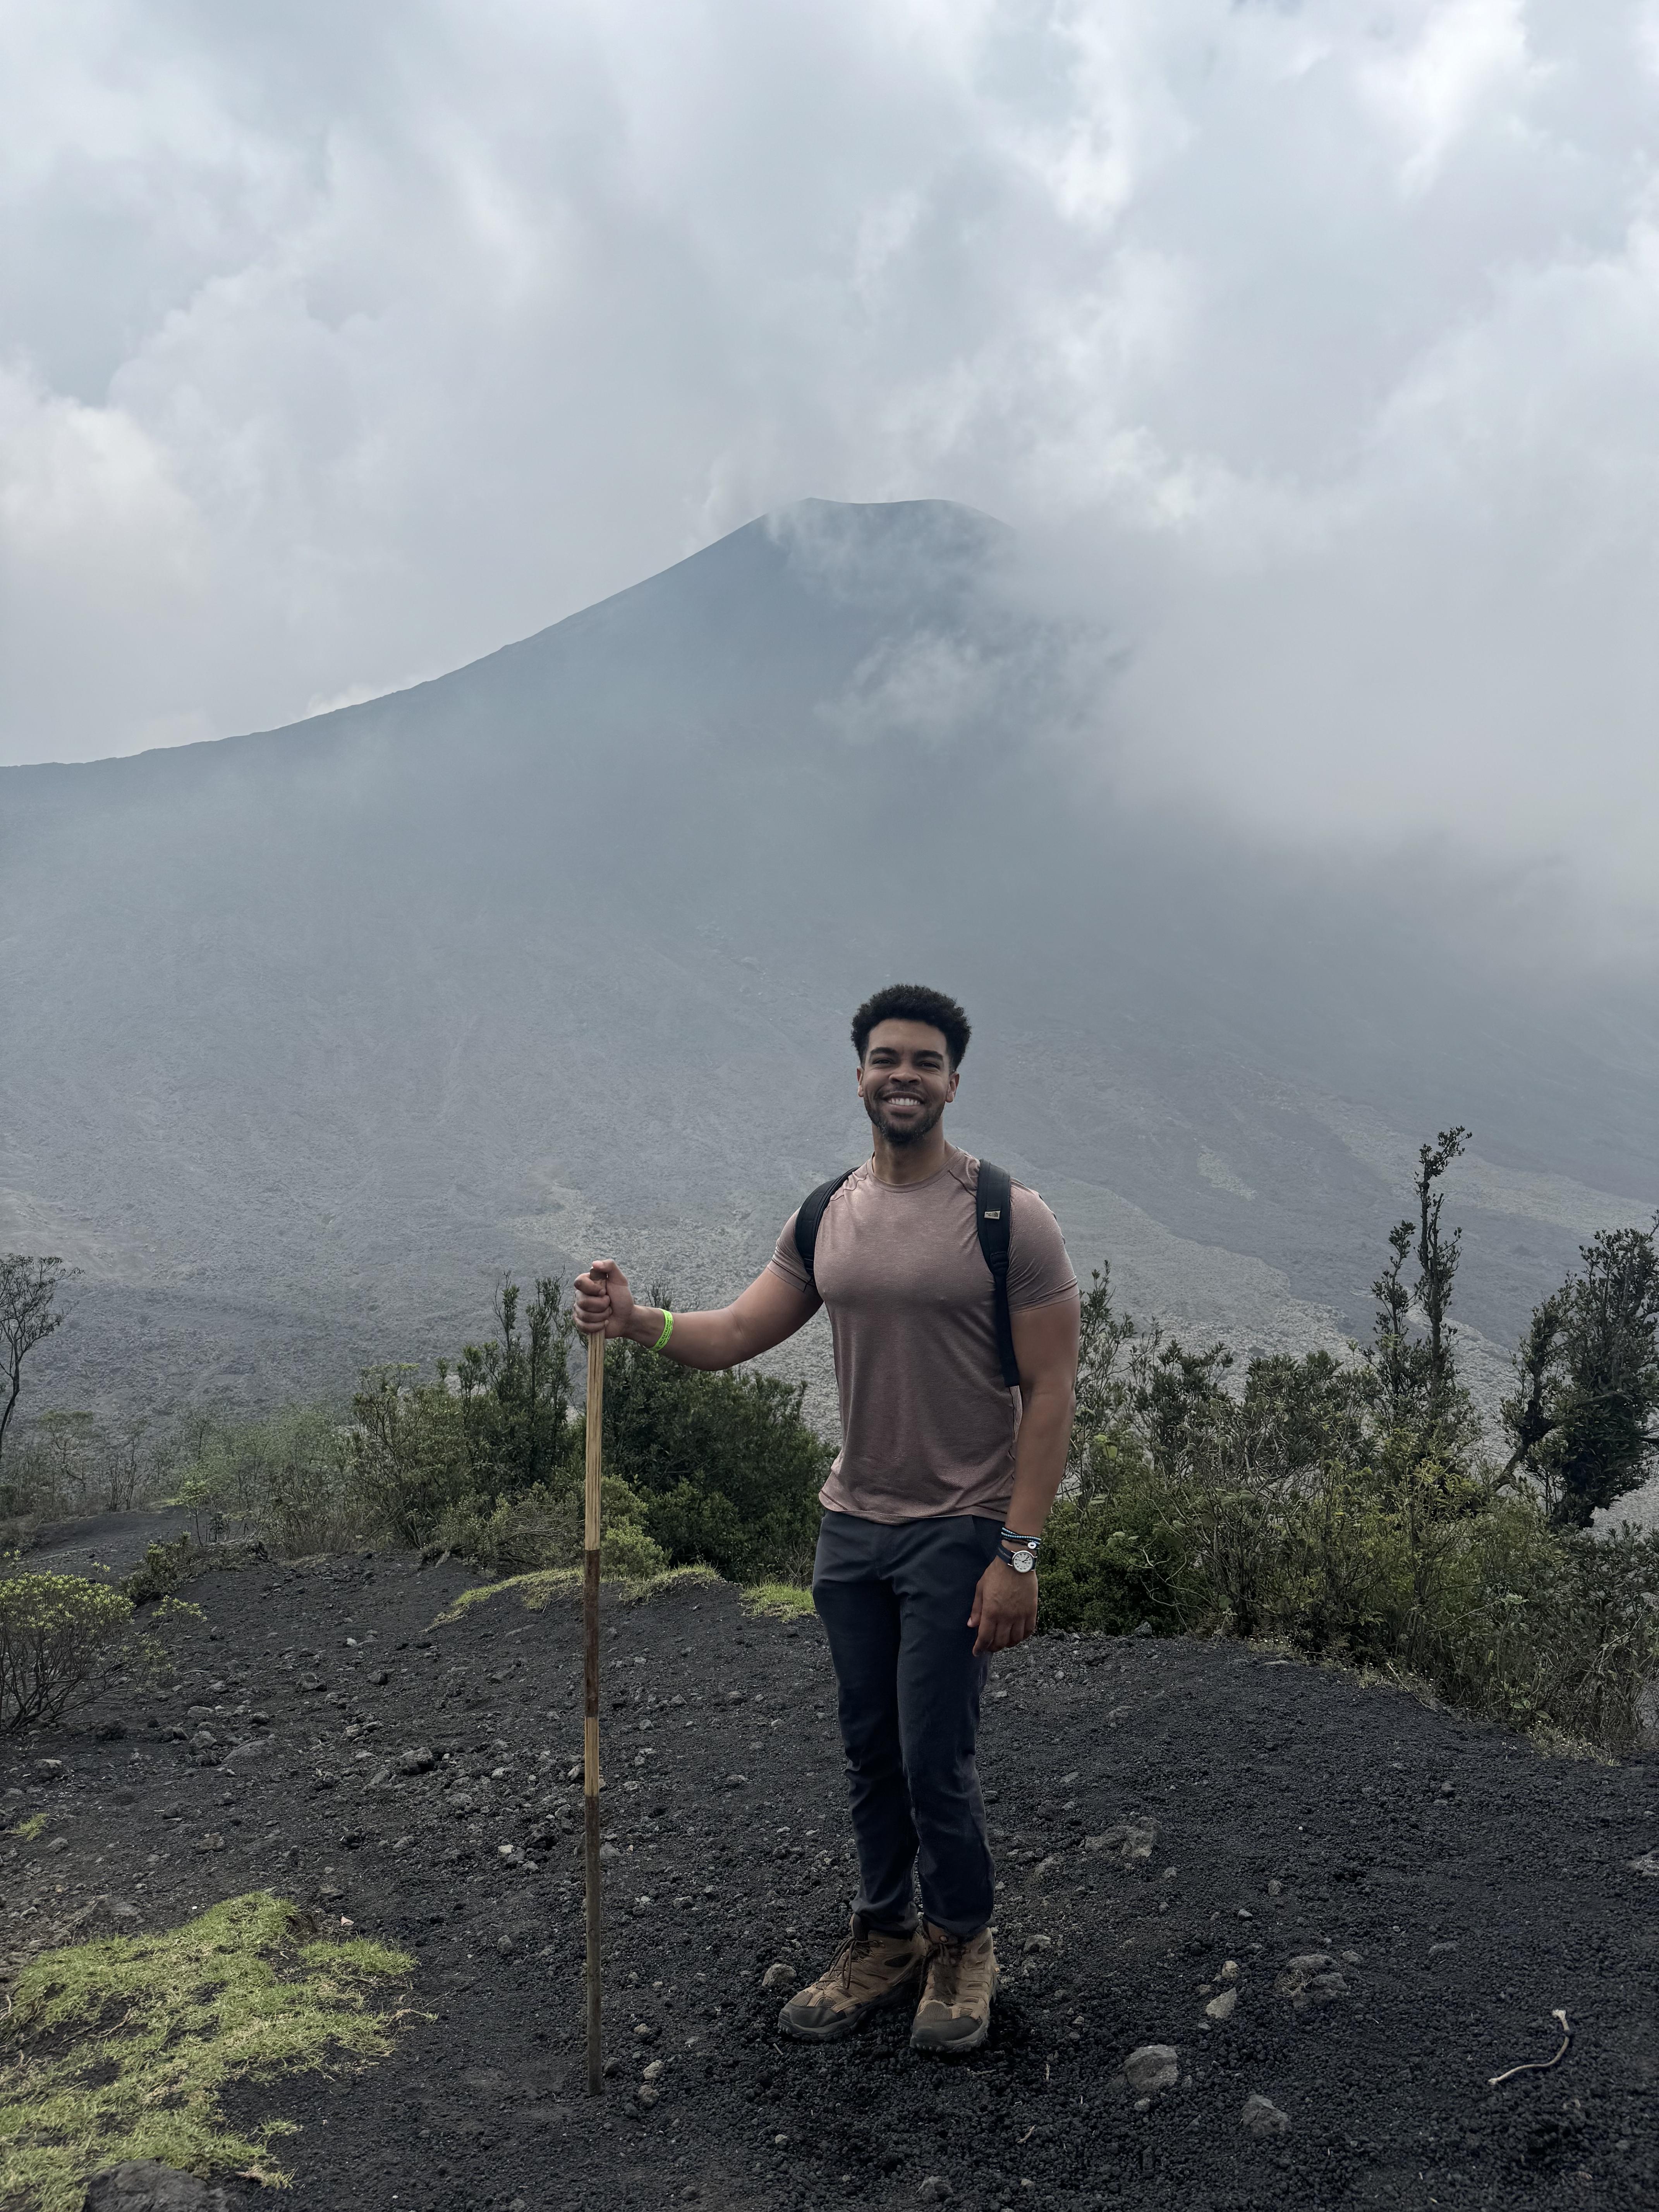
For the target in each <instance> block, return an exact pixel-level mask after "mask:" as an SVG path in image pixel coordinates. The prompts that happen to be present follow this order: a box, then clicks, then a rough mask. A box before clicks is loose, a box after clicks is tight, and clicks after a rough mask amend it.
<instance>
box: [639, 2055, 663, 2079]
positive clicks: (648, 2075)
mask: <svg viewBox="0 0 1659 2212" xmlns="http://www.w3.org/2000/svg"><path fill="white" fill-rule="evenodd" d="M661 2074H662V2061H661V2059H660V2058H653V2060H652V2062H651V2063H650V2064H649V2065H648V2066H647V2068H646V2069H645V2071H644V2073H643V2074H642V2075H641V2076H640V2079H641V2081H657V2080H658V2079H659V2077H660V2075H661Z"/></svg>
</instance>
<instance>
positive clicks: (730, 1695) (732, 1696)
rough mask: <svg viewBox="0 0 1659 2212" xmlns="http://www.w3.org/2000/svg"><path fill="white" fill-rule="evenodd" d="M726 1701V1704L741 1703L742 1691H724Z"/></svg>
mask: <svg viewBox="0 0 1659 2212" xmlns="http://www.w3.org/2000/svg"><path fill="white" fill-rule="evenodd" d="M742 1703H743V1692H742V1691H741V1690H728V1691H727V1692H726V1704H727V1705H741V1704H742Z"/></svg>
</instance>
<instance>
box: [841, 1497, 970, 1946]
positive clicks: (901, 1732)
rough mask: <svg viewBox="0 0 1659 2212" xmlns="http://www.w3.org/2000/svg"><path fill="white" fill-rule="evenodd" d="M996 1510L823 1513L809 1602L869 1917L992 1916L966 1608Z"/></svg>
mask: <svg viewBox="0 0 1659 2212" xmlns="http://www.w3.org/2000/svg"><path fill="white" fill-rule="evenodd" d="M1001 1527H1002V1524H1001V1522H999V1521H990V1520H980V1519H978V1518H976V1517H973V1516H968V1515H953V1516H951V1517H949V1518H947V1519H941V1520H933V1521H902V1522H896V1523H893V1524H890V1523H887V1522H879V1521H864V1520H860V1519H858V1518H857V1517H856V1516H854V1515H853V1514H851V1513H826V1514H825V1515H824V1516H823V1525H822V1527H821V1528H820V1529H819V1531H818V1547H817V1559H815V1561H814V1562H813V1567H812V1602H813V1603H814V1605H815V1606H816V1607H817V1611H818V1618H819V1619H820V1620H822V1621H823V1626H824V1632H825V1634H826V1635H827V1636H828V1638H829V1656H830V1657H831V1659H832V1660H833V1661H834V1662H835V1668H836V1686H837V1687H838V1689H839V1692H840V1702H841V1738H842V1744H843V1745H844V1747H845V1748H846V1752H847V1774H848V1784H849V1789H850V1794H851V1797H852V1808H853V1833H854V1838H856V1840H857V1843H858V1850H859V1875H860V1886H859V1896H858V1902H857V1905H855V1906H854V1911H858V1912H861V1913H863V1914H864V1915H865V1916H866V1918H867V1919H869V1920H871V1921H872V1922H873V1923H874V1924H875V1925H876V1926H877V1927H878V1928H890V1929H911V1928H914V1927H915V1924H916V1909H915V1899H914V1894H913V1889H912V1884H913V1881H915V1879H916V1878H918V1877H919V1878H920V1881H921V1909H922V1911H923V1912H924V1913H925V1914H926V1915H927V1918H928V1919H929V1920H930V1921H931V1922H932V1923H933V1925H934V1927H936V1928H939V1929H944V1930H945V1933H946V1934H947V1935H951V1936H976V1935H977V1934H978V1933H979V1931H980V1929H981V1928H983V1927H984V1926H985V1925H986V1923H987V1922H988V1920H989V1919H990V1917H991V1911H992V1903H993V1896H994V1875H993V1872H992V1867H991V1853H990V1850H989V1848H988V1847H987V1844H986V1841H985V1805H984V1801H983V1800H982V1799H981V1796H980V1794H979V1778H978V1776H977V1774H976V1773H975V1770H974V1745H975V1739H976V1738H977V1736H978V1734H979V1702H980V1696H981V1692H982V1691H983V1689H984V1687H985V1675H986V1670H987V1666H988V1664H989V1662H988V1661H987V1660H986V1659H983V1658H980V1659H975V1656H974V1632H973V1631H972V1630H971V1629H970V1628H969V1626H968V1614H969V1608H970V1607H972V1605H973V1601H974V1590H975V1586H976V1584H977V1583H978V1581H979V1578H980V1577H981V1575H982V1574H983V1573H984V1571H985V1570H986V1568H987V1566H988V1565H989V1564H990V1562H991V1560H992V1559H994V1557H995V1556H996V1548H997V1543H998V1541H999V1538H1000V1534H1001Z"/></svg>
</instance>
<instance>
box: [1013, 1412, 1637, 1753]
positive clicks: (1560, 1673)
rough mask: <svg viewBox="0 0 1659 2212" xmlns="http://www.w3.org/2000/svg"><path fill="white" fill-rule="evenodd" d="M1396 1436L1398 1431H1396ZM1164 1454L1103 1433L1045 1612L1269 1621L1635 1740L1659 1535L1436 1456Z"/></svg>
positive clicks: (1079, 1623) (1333, 1652)
mask: <svg viewBox="0 0 1659 2212" xmlns="http://www.w3.org/2000/svg"><path fill="white" fill-rule="evenodd" d="M1386 1441H1387V1440H1386V1439H1383V1442H1384V1443H1386ZM1241 1463H1242V1462H1241V1457H1240V1455H1238V1454H1237V1453H1236V1452H1235V1453H1230V1454H1225V1455H1220V1456H1219V1457H1211V1458H1207V1459H1206V1457H1205V1456H1204V1455H1200V1456H1199V1457H1198V1458H1197V1459H1196V1460H1192V1459H1189V1460H1187V1461H1185V1462H1182V1461H1181V1460H1180V1459H1178V1458H1177V1460H1176V1464H1175V1465H1174V1466H1173V1467H1171V1466H1170V1465H1169V1464H1167V1463H1166V1464H1165V1465H1164V1466H1163V1467H1160V1466H1158V1464H1157V1463H1156V1462H1154V1460H1153V1459H1152V1456H1151V1455H1150V1454H1149V1453H1148V1452H1146V1450H1144V1449H1139V1448H1137V1447H1136V1445H1135V1443H1134V1442H1133V1438H1126V1436H1125V1434H1124V1432H1123V1431H1121V1430H1120V1431H1118V1432H1116V1433H1115V1434H1114V1435H1112V1436H1109V1437H1102V1438H1100V1439H1097V1450H1096V1453H1095V1455H1094V1459H1093V1461H1092V1463H1091V1470H1090V1480H1089V1484H1088V1487H1087V1492H1086V1494H1085V1495H1079V1496H1077V1497H1073V1498H1066V1499H1062V1500H1061V1501H1060V1504H1059V1505H1057V1506H1056V1508H1055V1510H1054V1514H1053V1516H1052V1517H1051V1519H1050V1522H1049V1524H1048V1541H1047V1542H1046V1543H1045V1546H1044V1551H1043V1566H1042V1626H1043V1627H1044V1628H1045V1629H1053V1630H1062V1631H1063V1630H1066V1629H1103V1630H1107V1631H1109V1632H1116V1633H1119V1634H1121V1633H1123V1632H1125V1631H1127V1630H1129V1629H1132V1628H1133V1627H1135V1626H1138V1625H1139V1622H1140V1621H1141V1620H1150V1621H1151V1622H1152V1626H1154V1627H1155V1628H1158V1629H1161V1630H1175V1631H1182V1630H1184V1631H1186V1632H1195V1633H1203V1632H1229V1633H1237V1634H1258V1635H1264V1636H1270V1637H1273V1638H1279V1639H1282V1640H1283V1641H1285V1642H1286V1643H1288V1644H1291V1646H1292V1648H1294V1649H1295V1650H1299V1651H1302V1652H1304V1653H1305V1654H1306V1655H1307V1656H1310V1657H1321V1656H1330V1657H1334V1658H1338V1659H1343V1660H1346V1661H1349V1662H1352V1663H1355V1664H1358V1665H1361V1666H1365V1667H1370V1668H1377V1669H1380V1670H1381V1671H1383V1672H1384V1673H1388V1674H1394V1675H1396V1676H1398V1677H1401V1678H1407V1677H1409V1678H1411V1679H1413V1680H1418V1681H1421V1682H1425V1683H1426V1684H1427V1685H1428V1686H1430V1687H1431V1689H1432V1690H1433V1691H1434V1692H1436V1693H1437V1695H1438V1696H1440V1697H1442V1698H1443V1699H1445V1700H1446V1701H1447V1702H1448V1703H1449V1704H1452V1705H1457V1706H1458V1707H1460V1708H1461V1709H1462V1711H1466V1712H1471V1713H1475V1714H1478V1715H1480V1716H1482V1717H1487V1718H1491V1719H1494V1720H1502V1721H1506V1722H1509V1723H1511V1724H1513V1725H1516V1726H1519V1727H1523V1728H1527V1729H1533V1730H1534V1731H1538V1732H1541V1733H1543V1734H1546V1735H1556V1736H1564V1737H1572V1738H1576V1739H1578V1740H1582V1741H1589V1742H1592V1743H1595V1744H1598V1745H1600V1746H1601V1747H1605V1748H1607V1749H1608V1750H1613V1751H1620V1750H1623V1749H1626V1748H1627V1747H1629V1746H1631V1745H1632V1744H1633V1743H1635V1742H1637V1741H1639V1739H1640V1737H1641V1735H1642V1729H1643V1719H1642V1702H1643V1697H1644V1688H1645V1686H1646V1685H1647V1684H1649V1683H1650V1681H1651V1680H1653V1678H1654V1676H1655V1674H1656V1673H1659V1604H1656V1595H1655V1594H1656V1592H1659V1538H1655V1537H1651V1536H1646V1537H1643V1536H1635V1535H1630V1534H1626V1535H1624V1536H1621V1537H1620V1538H1618V1539H1617V1540H1612V1541H1608V1540H1601V1541H1598V1540H1596V1539H1595V1538H1593V1537H1590V1536H1589V1535H1586V1534H1582V1533H1578V1532H1574V1531H1563V1530H1561V1529H1560V1528H1557V1527H1555V1526H1553V1525H1552V1522H1551V1519H1550V1516H1549V1513H1548V1511H1547V1507H1546V1504H1545V1502H1544V1500H1543V1499H1542V1498H1540V1497H1538V1496H1537V1495H1536V1494H1534V1493H1533V1492H1529V1491H1528V1492H1523V1493H1520V1494H1515V1493H1511V1492H1505V1491H1504V1490H1502V1489H1499V1488H1498V1487H1495V1486H1492V1487H1488V1486H1485V1485H1483V1484H1480V1483H1477V1482H1474V1481H1470V1480H1458V1479H1455V1478H1454V1477H1453V1476H1452V1475H1451V1474H1449V1472H1448V1470H1447V1469H1446V1468H1443V1467H1442V1466H1441V1465H1440V1464H1439V1463H1438V1462H1435V1461H1422V1462H1415V1463H1412V1464H1408V1465H1406V1466H1403V1467H1401V1466H1391V1465H1390V1464H1389V1462H1388V1459H1387V1455H1386V1451H1385V1452H1384V1453H1383V1463H1382V1464H1381V1465H1378V1464H1374V1463H1366V1464H1361V1465H1359V1466H1357V1467H1354V1466H1350V1465H1348V1464H1347V1463H1346V1462H1343V1461H1341V1460H1340V1459H1338V1460H1333V1461H1330V1462H1326V1463H1321V1462H1317V1461H1316V1462H1315V1463H1314V1464H1313V1465H1312V1466H1300V1467H1296V1466H1291V1467H1286V1465H1285V1463H1283V1462H1280V1463H1279V1464H1278V1465H1277V1466H1276V1467H1275V1466H1273V1465H1271V1464H1267V1463H1266V1462H1258V1463H1257V1465H1256V1467H1255V1470H1254V1473H1253V1475H1252V1479H1251V1480H1249V1481H1243V1480H1240V1479H1239V1468H1240V1465H1241Z"/></svg>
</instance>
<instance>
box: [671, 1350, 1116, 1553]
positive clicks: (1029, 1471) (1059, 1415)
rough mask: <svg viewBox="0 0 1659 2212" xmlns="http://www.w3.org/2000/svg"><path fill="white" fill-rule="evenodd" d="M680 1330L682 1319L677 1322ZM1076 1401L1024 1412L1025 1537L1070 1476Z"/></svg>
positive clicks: (1049, 1393) (1012, 1521) (1017, 1492)
mask: <svg viewBox="0 0 1659 2212" xmlns="http://www.w3.org/2000/svg"><path fill="white" fill-rule="evenodd" d="M675 1326H676V1328H677V1329H678V1322H677V1323H676V1324H675ZM1074 1404H1075V1400H1074V1398H1073V1394H1072V1392H1071V1391H1070V1390H1069V1389H1061V1390H1042V1391H1036V1390H1034V1391H1033V1392H1032V1393H1031V1395H1030V1396H1029V1397H1028V1398H1027V1399H1026V1401H1025V1404H1024V1410H1023V1412H1022V1413H1021V1415H1020V1423H1019V1442H1018V1445H1017V1446H1016V1448H1015V1454H1014V1493H1013V1496H1012V1498H1011V1499H1010V1501H1009V1504H1008V1526H1009V1527H1010V1528H1012V1529H1015V1530H1017V1531H1018V1534H1020V1535H1022V1536H1035V1535H1037V1534H1040V1533H1041V1531H1042V1524H1043V1522H1045V1521H1046V1520H1047V1519H1048V1513H1049V1510H1050V1508H1051V1507H1052V1506H1053V1504H1054V1500H1055V1498H1057V1497H1058V1496H1059V1495H1060V1484H1061V1482H1062V1481H1063V1480H1065V1475H1066V1450H1067V1449H1068V1447H1069V1446H1070V1443H1071V1440H1072V1413H1073V1407H1074Z"/></svg>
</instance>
